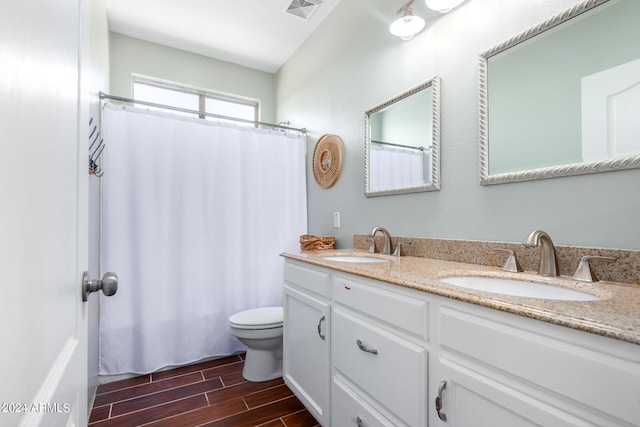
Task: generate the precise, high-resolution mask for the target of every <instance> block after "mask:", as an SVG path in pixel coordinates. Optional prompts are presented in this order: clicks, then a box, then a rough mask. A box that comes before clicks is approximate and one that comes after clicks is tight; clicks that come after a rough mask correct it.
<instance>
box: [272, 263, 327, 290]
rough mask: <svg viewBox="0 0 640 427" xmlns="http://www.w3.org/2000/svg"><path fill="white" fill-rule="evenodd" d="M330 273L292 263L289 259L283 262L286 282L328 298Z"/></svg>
mask: <svg viewBox="0 0 640 427" xmlns="http://www.w3.org/2000/svg"><path fill="white" fill-rule="evenodd" d="M330 278H331V277H330V275H329V273H325V272H324V271H319V270H316V269H313V268H309V267H303V266H301V265H297V264H294V263H292V262H290V261H287V262H285V264H284V280H285V282H287V283H290V284H292V285H295V286H297V287H298V288H302V289H304V290H307V291H310V292H314V293H316V294H318V295H321V296H323V297H325V298H329V290H330V285H329V284H330Z"/></svg>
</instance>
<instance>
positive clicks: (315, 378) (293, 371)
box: [283, 285, 331, 426]
mask: <svg viewBox="0 0 640 427" xmlns="http://www.w3.org/2000/svg"><path fill="white" fill-rule="evenodd" d="M284 291H285V292H284V330H283V334H284V336H283V340H284V347H283V350H284V353H283V377H284V381H285V383H286V384H287V386H289V388H290V389H291V390H292V391H293V392H294V393H295V395H296V396H297V397H298V398H299V399H300V401H301V402H302V403H303V404H304V405H305V407H306V408H307V409H308V410H309V411H310V412H311V413H312V414H313V416H314V417H315V418H316V420H318V422H320V424H322V425H323V426H328V425H329V419H330V418H329V416H330V414H329V390H330V385H331V375H330V360H329V355H330V351H329V350H330V347H329V330H330V319H329V314H330V305H329V302H328V301H325V300H322V299H318V298H314V297H312V296H310V295H308V294H306V293H303V292H300V291H299V290H297V289H295V288H293V287H291V286H289V285H285V287H284Z"/></svg>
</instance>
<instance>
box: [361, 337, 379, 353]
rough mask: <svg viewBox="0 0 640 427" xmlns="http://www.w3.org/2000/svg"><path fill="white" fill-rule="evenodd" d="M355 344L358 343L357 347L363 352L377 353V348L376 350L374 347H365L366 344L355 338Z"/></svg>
mask: <svg viewBox="0 0 640 427" xmlns="http://www.w3.org/2000/svg"><path fill="white" fill-rule="evenodd" d="M356 344H358V348H359V349H360V350H362V351H364V352H365V353H371V354H378V350H376V349H375V348H373V349H372V348H367V346H366V345H364V344H362V341H360V340H357V341H356Z"/></svg>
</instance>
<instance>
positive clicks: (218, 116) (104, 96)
mask: <svg viewBox="0 0 640 427" xmlns="http://www.w3.org/2000/svg"><path fill="white" fill-rule="evenodd" d="M99 95H100V99H111V100H113V101H120V102H129V103H133V104H141V105H146V106H148V107H155V108H163V109H166V110H173V111H179V112H181V113H189V114H197V115H198V116H203V115H204V116H207V117H214V118H216V119H224V120H233V121H236V122H242V123H252V124H254V125H261V126H268V127H272V128H278V129H286V130H293V131H297V132H301V133H304V134H306V133H307V129H306V128H293V127H289V126H282V125H276V124H273V123H265V122H259V121H257V120H248V119H241V118H239V117H230V116H223V115H221V114H214V113H207V112H205V111H197V110H190V109H188V108H182V107H174V106H171V105H164V104H156V103H155V102H148V101H138V100H136V99H133V98H124V97H121V96H115V95H108V94H106V93H104V92H100V94H99Z"/></svg>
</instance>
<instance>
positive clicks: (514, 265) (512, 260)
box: [494, 248, 524, 273]
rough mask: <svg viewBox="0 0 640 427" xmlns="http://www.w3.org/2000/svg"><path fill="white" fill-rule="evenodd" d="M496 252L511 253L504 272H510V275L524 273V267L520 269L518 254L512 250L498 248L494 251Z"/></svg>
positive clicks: (503, 268) (503, 269)
mask: <svg viewBox="0 0 640 427" xmlns="http://www.w3.org/2000/svg"><path fill="white" fill-rule="evenodd" d="M494 251H496V252H508V253H509V258H507V262H506V263H505V264H504V267H502V271H508V272H510V273H520V272H522V271H524V270H522V267H520V263H519V262H518V258H517V257H516V253H515V252H514V251H513V250H512V249H505V248H498V249H494Z"/></svg>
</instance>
